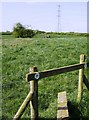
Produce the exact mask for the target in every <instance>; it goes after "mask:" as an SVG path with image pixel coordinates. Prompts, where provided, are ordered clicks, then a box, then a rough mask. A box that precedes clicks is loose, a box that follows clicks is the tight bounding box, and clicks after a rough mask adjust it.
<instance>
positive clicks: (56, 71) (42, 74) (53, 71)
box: [26, 62, 89, 82]
mask: <svg viewBox="0 0 89 120" xmlns="http://www.w3.org/2000/svg"><path fill="white" fill-rule="evenodd" d="M84 65H85V66H86V65H87V66H88V67H89V62H88V63H86V62H84V63H81V64H74V65H70V66H65V67H60V68H55V69H51V70H45V71H43V72H34V73H32V74H29V73H28V74H27V75H26V76H27V77H26V80H27V81H28V82H29V81H31V80H38V79H42V78H46V77H50V76H54V75H57V74H62V73H66V72H70V71H74V70H79V69H84Z"/></svg>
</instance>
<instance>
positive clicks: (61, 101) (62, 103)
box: [57, 91, 69, 120]
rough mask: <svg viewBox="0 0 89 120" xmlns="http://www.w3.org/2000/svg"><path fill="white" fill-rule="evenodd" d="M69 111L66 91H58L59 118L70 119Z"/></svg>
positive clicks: (58, 119) (60, 119) (59, 119)
mask: <svg viewBox="0 0 89 120" xmlns="http://www.w3.org/2000/svg"><path fill="white" fill-rule="evenodd" d="M68 118H69V113H68V107H67V97H66V91H64V92H60V93H58V110H57V120H62V119H63V120H68Z"/></svg>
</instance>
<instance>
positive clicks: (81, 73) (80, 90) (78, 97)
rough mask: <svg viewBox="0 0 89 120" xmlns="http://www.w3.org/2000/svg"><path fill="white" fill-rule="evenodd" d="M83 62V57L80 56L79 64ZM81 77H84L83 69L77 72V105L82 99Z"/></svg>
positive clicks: (82, 55)
mask: <svg viewBox="0 0 89 120" xmlns="http://www.w3.org/2000/svg"><path fill="white" fill-rule="evenodd" d="M83 62H85V55H84V54H81V55H80V64H81V63H83ZM83 75H84V69H80V70H79V82H78V96H77V102H78V103H79V102H80V101H81V97H82V91H83Z"/></svg>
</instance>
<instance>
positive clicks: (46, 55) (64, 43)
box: [2, 36, 89, 120]
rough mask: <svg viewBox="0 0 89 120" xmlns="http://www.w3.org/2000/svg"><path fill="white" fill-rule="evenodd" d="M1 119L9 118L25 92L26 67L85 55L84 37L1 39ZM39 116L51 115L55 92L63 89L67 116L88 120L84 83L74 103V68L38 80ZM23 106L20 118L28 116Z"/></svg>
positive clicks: (69, 61)
mask: <svg viewBox="0 0 89 120" xmlns="http://www.w3.org/2000/svg"><path fill="white" fill-rule="evenodd" d="M2 52H3V56H2V66H3V67H2V79H3V82H2V91H3V104H2V110H3V111H2V114H3V120H5V119H6V120H11V119H12V118H13V116H14V115H15V113H16V112H17V110H18V108H19V107H20V105H21V104H22V102H23V100H24V99H25V97H26V95H27V94H28V92H29V83H27V82H26V80H25V76H26V74H27V73H28V71H29V67H31V66H36V67H37V68H38V71H43V70H47V69H52V68H57V67H61V66H67V65H71V64H76V63H79V56H80V54H85V55H87V38H86V37H78V36H77V37H74V36H73V37H69V38H68V37H63V36H62V37H59V38H23V39H22V38H13V37H3V42H2ZM85 74H86V71H85ZM38 84H39V85H38V86H39V95H38V96H39V98H38V99H39V117H40V118H42V119H43V118H46V119H49V118H51V119H55V118H56V114H57V113H56V112H57V94H58V92H61V91H64V90H66V91H67V97H68V101H70V104H71V106H70V112H71V114H70V116H71V120H80V119H81V120H89V92H88V91H87V89H86V87H85V86H84V90H83V91H84V92H83V98H82V101H81V103H80V104H79V105H77V103H76V98H77V87H78V71H73V72H70V73H65V74H61V75H56V76H53V77H49V78H45V79H42V80H39V83H38ZM29 116H30V108H29V106H28V107H27V109H26V111H25V113H24V114H23V116H22V118H24V119H27V118H28V119H29V118H30V117H29Z"/></svg>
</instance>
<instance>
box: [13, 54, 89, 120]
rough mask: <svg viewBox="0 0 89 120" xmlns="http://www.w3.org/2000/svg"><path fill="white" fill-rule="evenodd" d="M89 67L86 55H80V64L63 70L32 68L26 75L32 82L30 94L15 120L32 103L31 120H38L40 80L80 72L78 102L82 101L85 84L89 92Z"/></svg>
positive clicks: (17, 119)
mask: <svg viewBox="0 0 89 120" xmlns="http://www.w3.org/2000/svg"><path fill="white" fill-rule="evenodd" d="M88 67H89V62H85V55H83V54H82V55H80V63H79V64H74V65H70V66H65V67H61V68H55V69H51V70H45V71H42V72H38V71H37V68H36V67H32V68H30V70H29V73H28V74H27V75H26V80H27V81H28V82H30V92H29V93H28V95H27V97H26V98H25V100H24V101H23V103H22V105H21V106H20V108H19V110H18V111H17V113H16V115H15V116H14V118H13V120H19V119H20V118H21V116H22V114H23V112H24V111H25V109H26V107H27V105H28V104H29V103H30V108H31V120H38V80H40V79H42V78H46V77H50V76H54V75H57V74H62V73H66V72H70V71H74V70H79V83H78V95H77V102H80V101H81V98H82V92H83V82H84V84H85V85H86V87H87V89H88V91H89V82H88V80H87V78H86V76H85V75H84V69H85V68H88Z"/></svg>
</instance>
